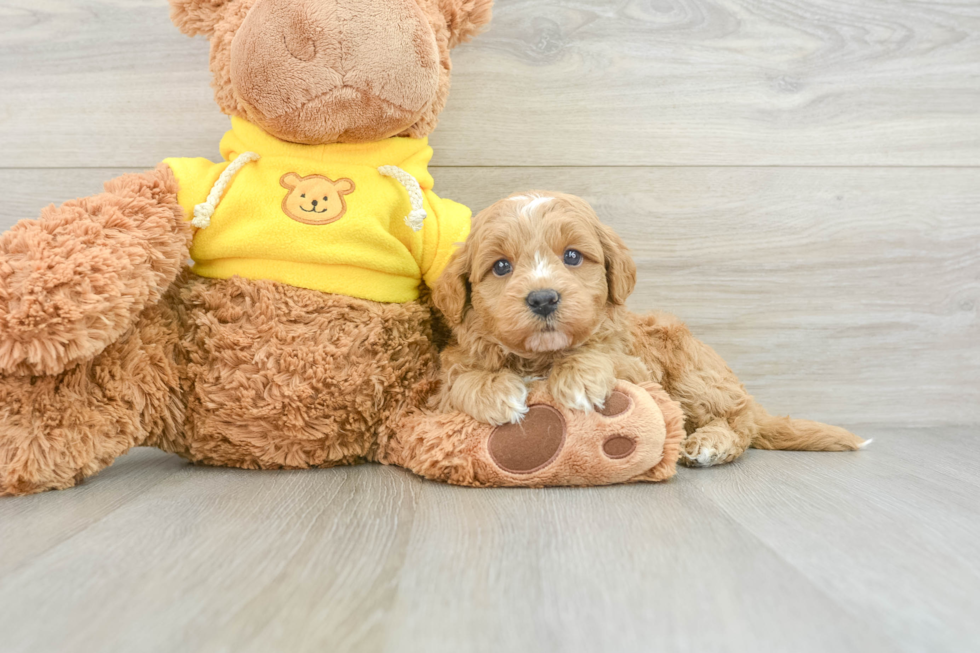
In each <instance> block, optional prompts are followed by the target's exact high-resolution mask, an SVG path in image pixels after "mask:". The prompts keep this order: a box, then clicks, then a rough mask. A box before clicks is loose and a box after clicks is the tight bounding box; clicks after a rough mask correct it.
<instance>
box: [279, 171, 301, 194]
mask: <svg viewBox="0 0 980 653" xmlns="http://www.w3.org/2000/svg"><path fill="white" fill-rule="evenodd" d="M301 181H303V178H302V177H300V176H299V175H298V174H296V173H295V172H287V173H286V174H284V175H283V176H282V177H280V179H279V185H280V186H282V187H283V188H285V189H286V190H293V189H294V188H296V187H297V186H299V182H301Z"/></svg>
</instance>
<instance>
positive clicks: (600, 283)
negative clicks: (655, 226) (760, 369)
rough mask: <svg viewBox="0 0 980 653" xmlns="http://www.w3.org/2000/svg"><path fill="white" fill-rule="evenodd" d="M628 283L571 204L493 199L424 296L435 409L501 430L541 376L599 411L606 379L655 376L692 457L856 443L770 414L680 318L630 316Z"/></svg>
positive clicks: (620, 264) (554, 198) (627, 271)
mask: <svg viewBox="0 0 980 653" xmlns="http://www.w3.org/2000/svg"><path fill="white" fill-rule="evenodd" d="M635 284H636V265H635V264H634V262H633V259H632V258H631V257H630V254H629V250H628V249H627V247H626V245H625V244H624V243H623V241H622V239H620V238H619V236H618V235H616V233H615V232H614V231H613V230H612V229H610V228H609V227H608V226H606V225H604V224H602V223H601V222H600V221H599V218H598V216H596V214H595V212H594V211H593V210H592V208H591V207H590V206H589V205H588V203H586V202H585V201H584V200H582V199H581V198H578V197H574V196H572V195H566V194H563V193H556V192H544V191H535V192H528V193H522V194H518V195H512V196H510V197H508V198H506V199H504V200H501V201H500V202H497V203H496V204H494V205H492V206H490V207H489V208H487V209H486V210H484V211H483V212H481V213H480V214H479V215H478V216H477V217H476V218H475V219H474V221H473V229H472V232H471V234H470V237H469V239H468V241H467V242H466V244H465V246H464V247H462V248H460V250H458V251H457V253H456V255H455V256H454V258H453V260H452V262H451V263H450V265H449V268H448V270H447V271H446V273H445V274H444V275H443V277H442V278H441V279H440V282H439V284H438V285H437V287H436V288H435V289H434V291H433V301H434V303H435V305H436V306H437V308H439V309H440V311H441V312H442V313H443V315H444V316H445V318H446V320H447V322H448V323H449V324H450V326H451V327H452V328H453V338H452V341H451V343H450V346H449V347H447V348H446V349H445V350H444V351H443V353H442V381H443V383H442V387H441V390H440V393H439V395H438V396H437V398H436V401H437V404H438V407H439V408H440V409H441V410H445V411H448V410H460V411H463V412H465V413H468V414H470V415H472V416H473V417H475V418H476V419H478V420H481V421H484V422H488V423H491V424H503V423H507V422H516V421H519V420H521V419H522V417H523V415H524V414H525V413H526V412H527V406H526V401H527V396H528V388H529V385H530V384H532V383H535V382H538V381H540V382H544V383H546V384H547V386H548V390H549V391H550V392H551V394H552V395H553V396H554V398H555V399H556V400H557V401H558V402H560V403H562V404H564V405H565V406H567V407H568V408H572V409H576V410H583V411H590V410H593V409H595V408H600V409H601V408H602V406H603V402H604V401H605V399H606V397H608V396H609V393H610V391H611V390H612V387H613V385H614V384H615V381H616V379H624V380H626V381H630V382H632V383H637V384H639V383H644V382H649V381H655V382H657V383H660V384H661V385H662V386H663V387H664V389H665V390H667V392H669V393H670V394H671V396H672V397H673V398H674V399H675V400H677V401H678V402H680V403H681V405H682V407H683V408H684V412H685V418H686V429H687V432H688V438H687V440H686V441H685V444H684V451H683V459H684V460H685V461H686V462H687V463H688V464H691V465H697V466H706V465H716V464H721V463H726V462H729V461H731V460H734V459H735V458H736V457H738V456H739V455H741V453H742V452H744V451H745V449H746V448H748V447H749V446H755V447H758V448H766V449H806V450H821V451H842V450H853V449H857V448H859V447H861V446H862V444H863V440H861V439H860V438H858V437H857V436H855V435H853V434H851V433H849V432H848V431H845V430H844V429H841V428H837V427H834V426H828V425H826V424H819V423H817V422H809V421H806V420H790V419H789V418H776V417H772V416H771V415H769V414H768V413H767V412H766V411H765V410H764V409H763V408H762V407H761V406H760V405H759V404H758V403H756V402H755V401H754V400H753V399H752V397H751V396H750V395H749V394H748V393H747V392H746V391H745V388H744V387H743V386H742V384H741V383H740V382H739V380H738V378H737V377H736V376H735V374H734V373H733V372H732V371H731V370H730V369H729V368H728V366H727V365H726V364H725V362H724V361H723V360H722V359H721V357H720V356H718V354H716V353H715V352H714V351H713V350H712V349H711V348H710V347H708V346H707V345H705V344H703V343H701V342H699V341H698V340H697V339H695V338H694V337H693V336H692V335H691V333H690V331H688V330H687V328H686V327H685V326H684V324H683V323H681V322H680V321H679V320H677V318H675V317H673V316H670V315H666V314H651V315H644V316H640V315H636V314H634V313H631V312H630V311H629V310H627V309H626V307H625V303H626V299H627V298H628V297H629V295H630V294H631V293H632V291H633V288H634V286H635Z"/></svg>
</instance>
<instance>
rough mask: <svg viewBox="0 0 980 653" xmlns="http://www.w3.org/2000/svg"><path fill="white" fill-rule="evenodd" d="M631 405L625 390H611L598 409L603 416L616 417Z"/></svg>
mask: <svg viewBox="0 0 980 653" xmlns="http://www.w3.org/2000/svg"><path fill="white" fill-rule="evenodd" d="M632 407H633V400H632V399H631V398H630V396H629V395H628V394H626V393H625V392H620V391H619V390H613V392H612V394H611V395H609V397H608V398H607V399H606V403H605V404H604V405H603V406H602V408H601V409H600V410H599V411H598V412H599V414H600V415H602V416H604V417H618V416H619V415H622V414H623V413H625V412H626V411H628V410H629V409H630V408H632Z"/></svg>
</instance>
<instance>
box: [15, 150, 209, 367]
mask: <svg viewBox="0 0 980 653" xmlns="http://www.w3.org/2000/svg"><path fill="white" fill-rule="evenodd" d="M189 245H190V227H189V225H188V224H186V223H185V222H184V214H183V210H182V209H181V208H180V205H179V204H178V203H177V180H176V179H175V178H174V175H173V172H171V170H170V168H169V167H166V166H161V167H159V168H158V169H156V170H154V171H151V172H147V173H142V174H131V175H125V176H123V177H119V178H118V179H115V180H113V181H110V182H108V183H106V185H105V192H104V193H102V194H101V195H96V196H93V197H84V198H81V199H76V200H72V201H70V202H66V203H65V204H63V205H62V206H60V207H55V206H53V205H52V206H49V207H48V208H46V209H44V210H43V211H42V213H41V217H40V219H38V220H21V221H20V222H18V223H17V224H16V225H14V227H13V228H12V229H10V230H9V231H7V232H5V233H3V234H2V235H0V374H3V375H17V376H25V375H34V376H38V375H57V374H59V373H60V372H62V371H64V370H66V369H68V368H69V367H71V366H72V365H75V364H77V363H80V362H83V361H86V360H91V359H92V358H93V357H94V356H95V355H96V354H98V353H99V352H101V351H102V350H103V349H105V347H106V346H107V345H109V343H111V342H114V341H115V340H116V339H117V338H119V337H120V336H121V335H122V334H123V333H125V332H126V331H127V330H128V329H130V328H131V327H132V326H133V323H134V322H135V321H136V318H137V317H138V316H139V315H140V313H141V312H142V311H143V309H144V308H146V307H148V306H152V305H153V304H155V303H156V302H157V301H159V300H160V297H161V296H162V295H163V293H164V292H166V290H167V288H168V287H170V285H171V284H172V283H173V281H174V280H175V279H176V277H177V275H178V273H179V272H180V270H181V269H182V268H183V267H185V265H186V261H187V256H188V248H189Z"/></svg>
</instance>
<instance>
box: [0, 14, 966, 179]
mask: <svg viewBox="0 0 980 653" xmlns="http://www.w3.org/2000/svg"><path fill="white" fill-rule="evenodd" d="M0 19H2V23H3V26H2V27H0V34H2V37H3V38H2V39H0V88H3V89H4V93H3V95H2V96H0V143H3V145H4V157H3V161H2V162H0V165H2V166H5V167H58V166H66V167H70V166H127V167H151V166H153V165H155V164H156V162H157V161H160V160H162V159H163V158H165V157H168V156H197V155H201V154H204V153H207V152H210V151H211V150H212V149H213V139H214V137H215V134H216V133H219V131H220V130H221V129H223V128H224V126H225V125H226V124H227V123H226V120H225V119H224V117H223V116H221V115H220V114H219V113H218V111H217V109H216V108H215V106H214V103H213V101H212V98H211V93H210V90H209V88H208V84H209V81H210V76H209V74H208V72H207V70H206V65H207V47H208V46H207V43H206V42H205V41H204V40H203V39H198V40H193V41H192V40H189V39H187V38H185V37H183V36H182V35H180V34H179V33H178V32H177V30H176V29H174V28H173V26H172V25H170V23H169V21H168V19H167V8H166V2H165V0H70V1H68V0H3V2H0ZM978 61H980V5H978V4H977V3H976V2H972V1H969V0H959V1H955V2H915V1H913V0H902V1H895V0H865V1H862V2H860V3H858V2H853V1H852V0H810V1H807V2H801V1H799V0H616V1H615V2H611V1H610V0H576V1H575V2H568V1H560V0H547V1H542V0H498V2H497V8H496V18H495V20H494V23H493V25H492V27H491V28H490V29H489V31H488V32H487V33H485V34H484V35H482V36H481V38H479V39H477V40H475V41H473V42H472V43H471V44H468V45H466V46H464V47H462V48H460V49H459V50H458V51H457V54H456V56H455V78H454V79H455V81H454V88H453V93H452V96H451V99H450V103H449V107H448V109H447V110H446V112H445V113H444V114H443V119H442V125H441V126H440V128H439V130H437V132H436V134H435V136H434V138H433V143H434V144H435V145H436V148H437V151H438V162H439V163H440V164H442V165H454V166H458V165H493V166H515V165H517V166H552V165H572V166H578V165H747V164H748V165H804V164H805V165H922V164H928V165H974V166H975V165H980V70H978V64H977V62H978ZM556 117H560V120H559V121H558V122H556Z"/></svg>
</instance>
